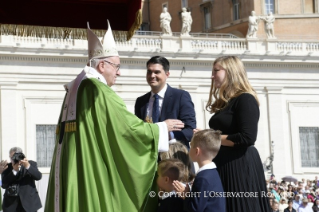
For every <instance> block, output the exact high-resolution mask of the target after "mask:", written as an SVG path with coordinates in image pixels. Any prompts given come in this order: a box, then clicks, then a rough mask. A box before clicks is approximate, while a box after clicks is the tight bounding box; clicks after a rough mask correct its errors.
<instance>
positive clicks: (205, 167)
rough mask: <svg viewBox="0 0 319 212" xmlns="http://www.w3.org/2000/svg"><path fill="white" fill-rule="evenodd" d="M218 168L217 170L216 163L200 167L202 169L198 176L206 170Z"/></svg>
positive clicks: (199, 170)
mask: <svg viewBox="0 0 319 212" xmlns="http://www.w3.org/2000/svg"><path fill="white" fill-rule="evenodd" d="M216 168H217V167H216V165H215V163H214V162H211V163H209V164H206V165H204V166H202V167H200V168H199V169H198V171H197V173H196V174H198V173H199V172H201V171H204V170H206V169H216Z"/></svg>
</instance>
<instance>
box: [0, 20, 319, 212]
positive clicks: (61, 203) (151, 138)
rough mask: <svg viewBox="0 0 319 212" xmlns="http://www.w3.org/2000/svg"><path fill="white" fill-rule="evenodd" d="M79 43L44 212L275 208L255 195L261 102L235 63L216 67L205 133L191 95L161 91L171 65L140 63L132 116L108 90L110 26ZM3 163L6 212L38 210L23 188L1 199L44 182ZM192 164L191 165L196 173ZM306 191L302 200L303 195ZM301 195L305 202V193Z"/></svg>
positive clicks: (24, 165)
mask: <svg viewBox="0 0 319 212" xmlns="http://www.w3.org/2000/svg"><path fill="white" fill-rule="evenodd" d="M87 36H88V57H89V58H88V63H87V65H86V66H85V68H84V70H83V71H82V72H81V73H80V74H79V75H78V76H77V77H76V79H75V80H73V81H72V82H70V83H68V84H66V85H65V89H66V95H65V99H64V101H63V105H62V109H61V112H60V116H59V119H58V125H57V131H56V145H55V150H54V154H53V160H52V165H51V171H50V177H49V184H48V190H47V196H46V203H45V211H46V212H51V211H52V212H53V211H54V212H59V211H61V212H62V211H63V212H74V211H94V212H99V211H101V212H102V211H103V212H113V211H116V212H117V211H136V212H137V211H145V212H153V211H158V212H161V211H163V212H164V211H166V212H168V211H174V212H184V211H198V212H200V211H210V212H214V211H216V212H226V211H228V212H234V211H236V212H270V211H271V207H273V208H275V207H276V206H275V205H276V201H275V200H274V199H272V198H269V197H268V196H267V195H263V194H265V193H267V184H266V179H265V175H264V171H263V166H262V162H261V159H260V156H259V153H258V151H257V149H256V148H255V146H254V144H255V141H256V138H257V129H258V120H259V115H260V112H259V101H258V97H257V94H256V91H255V90H254V89H253V87H252V86H251V84H250V83H249V80H248V77H247V72H246V70H245V67H244V65H243V62H242V61H241V60H240V59H239V58H238V57H236V56H222V57H219V58H217V59H216V60H215V61H214V63H213V67H212V74H211V76H210V78H211V87H210V91H209V96H208V103H207V105H206V109H207V110H208V111H209V112H210V113H212V114H214V115H213V116H212V117H211V119H210V120H209V127H210V129H199V128H197V126H196V117H195V109H194V104H193V102H192V100H191V96H190V94H189V93H188V92H187V91H184V90H180V89H176V88H172V87H171V86H169V85H168V84H167V82H166V80H167V78H168V77H169V76H170V71H169V69H170V64H169V61H168V60H167V59H166V58H165V57H162V56H154V57H152V58H151V59H150V60H148V61H147V63H146V69H147V71H146V81H147V83H148V84H149V86H150V90H151V91H150V92H148V93H146V94H145V95H143V96H141V97H139V98H137V100H136V104H135V114H132V113H130V112H129V111H127V109H126V106H125V104H124V102H123V100H122V99H121V98H120V97H119V96H118V95H117V94H116V93H115V92H114V90H112V89H111V87H112V86H113V85H114V84H115V82H116V79H117V77H118V76H120V75H121V72H120V58H119V55H118V52H117V50H116V45H115V41H114V38H113V34H112V31H111V28H110V25H109V27H108V30H107V32H106V34H105V36H104V38H103V41H102V42H101V41H100V39H99V38H98V37H97V36H96V35H95V34H94V32H93V31H91V30H90V29H89V27H88V31H87ZM177 141H180V142H177ZM15 152H17V151H15ZM11 154H12V151H11V150H10V157H11V159H12V163H9V164H7V163H3V164H2V163H1V165H2V166H3V167H2V168H3V170H4V171H3V173H2V180H3V183H2V187H3V188H5V189H6V192H5V194H4V197H5V198H4V202H3V209H4V212H6V211H30V210H31V211H34V210H37V209H39V207H41V203H40V202H39V201H38V197H37V198H35V199H33V201H31V200H30V201H28V202H27V203H26V202H25V200H24V199H23V197H22V196H21V195H25V192H24V191H23V189H22V188H23V186H25V184H26V182H24V183H23V185H21V186H20V187H16V188H20V190H19V189H16V193H15V197H14V198H11V196H10V194H9V190H8V189H9V188H10V187H11V188H13V186H14V184H18V183H13V180H14V179H18V182H23V181H22V180H21V178H18V177H19V176H26V177H27V178H26V180H28V183H29V185H30V187H31V188H33V189H35V185H34V180H39V179H41V176H42V175H41V173H39V172H38V170H37V167H36V163H35V162H31V161H30V162H28V161H27V160H26V159H25V157H23V156H21V155H20V156H21V158H20V159H21V160H17V161H16V160H13V159H14V158H12V155H11ZM192 162H197V164H198V165H199V170H198V171H197V172H196V173H195V170H194V167H193V166H192V164H193V163H192ZM8 179H10V180H8ZM272 180H273V179H272ZM311 185H312V184H311ZM280 186H282V187H283V186H286V184H282V185H281V184H279V185H277V183H274V182H273V181H271V182H269V184H268V189H270V192H271V193H272V194H273V197H274V198H276V200H277V199H278V202H280V201H281V198H280V196H281V193H280V192H281V191H280V189H281V187H280ZM287 186H288V185H287ZM309 186H310V184H309V185H308V184H307V185H305V188H304V189H305V190H302V191H304V192H306V191H308V190H309V191H311V190H310V189H311V188H310V187H309ZM25 188H27V187H25ZM296 191H297V192H300V191H301V190H298V189H296ZM32 192H33V193H37V192H36V190H35V191H34V190H33V191H32ZM278 192H279V193H280V194H278ZM287 192H294V191H292V190H291V191H290V190H289V191H287ZM154 193H155V195H153V194H154ZM156 194H158V195H156ZM306 194H307V196H306V197H307V198H306V199H307V201H308V197H310V196H311V192H309V194H308V193H306ZM302 195H304V193H302ZM309 195H310V196H309ZM36 196H37V194H36ZM278 196H279V197H278ZM297 196H298V195H297ZM9 199H10V201H9ZM304 199H305V198H303V200H302V202H305V200H304ZM310 199H311V198H310ZM11 200H12V201H11ZM311 200H314V198H312V199H311ZM282 201H283V200H282ZM293 203H295V202H293ZM28 204H32V207H31V208H27V207H28V206H27V205H28ZM314 205H317V203H316V202H315V203H314ZM8 208H11V209H10V210H9V209H8ZM301 208H303V205H302V204H299V206H298V210H299V211H300V212H301V211H302V210H300V209H301Z"/></svg>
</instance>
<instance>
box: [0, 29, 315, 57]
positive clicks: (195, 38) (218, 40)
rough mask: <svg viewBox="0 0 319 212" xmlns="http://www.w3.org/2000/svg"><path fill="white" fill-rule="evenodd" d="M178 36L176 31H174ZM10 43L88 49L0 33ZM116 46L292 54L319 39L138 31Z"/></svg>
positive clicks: (310, 49)
mask: <svg viewBox="0 0 319 212" xmlns="http://www.w3.org/2000/svg"><path fill="white" fill-rule="evenodd" d="M176 35H177V34H176ZM8 44H12V45H14V46H17V47H29V48H33V47H35V48H59V49H74V50H76V49H82V50H83V49H87V40H86V39H72V38H65V39H63V38H62V37H61V36H58V37H56V38H54V37H52V38H51V37H36V36H35V37H32V36H18V35H4V34H2V35H0V48H1V46H8ZM116 45H117V47H118V49H119V50H120V51H148V52H149V51H157V52H159V51H162V52H197V53H204V54H207V53H217V52H219V53H220V52H225V51H227V52H229V53H237V54H243V53H245V54H247V53H248V54H255V53H258V54H267V55H269V54H281V55H282V54H295V55H311V56H316V55H317V56H319V41H318V42H317V41H316V40H304V41H303V40H283V39H279V38H277V39H258V38H257V39H246V38H238V37H235V36H231V35H230V34H217V33H191V34H190V36H175V35H174V34H173V36H162V33H161V32H150V31H137V32H136V33H135V35H134V36H133V37H132V38H131V40H129V41H127V40H126V39H125V36H124V37H121V34H119V35H118V36H117V38H116Z"/></svg>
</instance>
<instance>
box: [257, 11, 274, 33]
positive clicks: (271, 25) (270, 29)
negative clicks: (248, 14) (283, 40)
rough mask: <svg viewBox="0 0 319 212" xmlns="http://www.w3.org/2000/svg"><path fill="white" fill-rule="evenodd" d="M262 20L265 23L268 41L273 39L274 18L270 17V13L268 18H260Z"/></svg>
mask: <svg viewBox="0 0 319 212" xmlns="http://www.w3.org/2000/svg"><path fill="white" fill-rule="evenodd" d="M261 19H262V20H264V21H265V24H266V27H265V28H266V33H267V38H268V39H275V38H276V37H275V33H274V22H275V17H274V16H273V15H272V12H269V14H268V16H266V17H261Z"/></svg>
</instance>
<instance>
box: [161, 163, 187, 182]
mask: <svg viewBox="0 0 319 212" xmlns="http://www.w3.org/2000/svg"><path fill="white" fill-rule="evenodd" d="M157 170H158V172H159V174H160V175H161V176H162V177H169V179H170V180H171V181H173V180H178V181H182V182H187V181H188V168H187V167H186V166H185V165H184V163H183V162H182V161H180V160H178V159H166V160H162V161H161V162H159V164H158V169H157Z"/></svg>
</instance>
